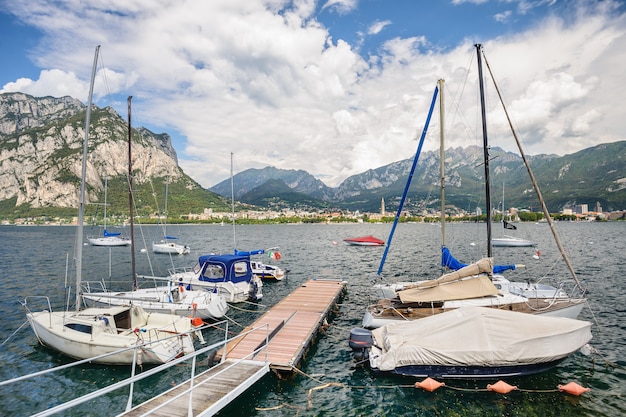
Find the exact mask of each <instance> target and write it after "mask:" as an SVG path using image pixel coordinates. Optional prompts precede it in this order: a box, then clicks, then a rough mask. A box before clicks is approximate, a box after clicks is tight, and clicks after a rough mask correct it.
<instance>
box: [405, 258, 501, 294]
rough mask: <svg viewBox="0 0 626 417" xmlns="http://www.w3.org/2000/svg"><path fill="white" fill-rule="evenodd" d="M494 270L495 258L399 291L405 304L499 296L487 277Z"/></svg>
mask: <svg viewBox="0 0 626 417" xmlns="http://www.w3.org/2000/svg"><path fill="white" fill-rule="evenodd" d="M492 270H493V258H483V259H481V260H480V261H478V262H476V263H473V264H470V265H467V266H466V267H463V268H461V269H459V270H458V271H454V272H450V273H449V274H445V275H442V276H441V277H439V278H437V279H432V280H428V281H421V282H419V283H416V284H415V285H412V286H411V287H409V288H408V289H404V290H402V291H398V296H399V297H400V301H402V302H403V303H411V302H413V303H416V302H426V303H430V302H436V301H450V300H465V299H468V298H478V297H487V296H492V295H497V294H499V291H498V289H497V288H496V287H495V286H494V285H493V283H492V282H491V280H490V279H489V277H488V276H487V275H480V274H486V273H490V272H491V271H492Z"/></svg>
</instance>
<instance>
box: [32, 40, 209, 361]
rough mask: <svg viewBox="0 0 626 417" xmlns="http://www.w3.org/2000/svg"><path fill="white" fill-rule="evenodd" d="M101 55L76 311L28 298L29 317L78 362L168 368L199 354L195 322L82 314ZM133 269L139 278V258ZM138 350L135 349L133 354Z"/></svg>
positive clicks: (48, 342) (126, 311) (79, 234)
mask: <svg viewBox="0 0 626 417" xmlns="http://www.w3.org/2000/svg"><path fill="white" fill-rule="evenodd" d="M99 50H100V46H98V47H96V52H95V56H94V62H93V69H92V73H91V86H90V89H89V100H88V105H87V111H86V119H85V137H84V141H83V155H82V158H83V160H82V172H81V186H80V194H79V204H78V225H77V228H76V242H75V251H76V252H75V261H76V294H75V295H76V298H75V310H74V311H71V310H69V309H68V310H66V311H53V310H52V306H51V303H50V299H49V297H47V296H29V297H26V299H25V300H24V302H23V303H22V305H23V306H24V308H25V309H26V318H27V320H28V322H29V324H30V326H31V328H32V329H33V332H34V333H35V335H36V337H37V339H38V341H39V342H40V343H41V344H42V345H44V346H47V347H50V348H52V349H54V350H56V351H58V352H60V353H62V354H64V355H67V356H69V357H72V358H76V359H89V358H95V359H94V362H96V363H103V364H112V365H130V364H133V363H137V364H160V363H165V362H168V361H170V360H172V359H174V358H176V357H178V356H180V355H184V354H187V353H191V352H193V351H194V346H193V340H192V335H193V332H195V331H197V330H194V329H196V328H195V327H194V326H193V324H192V323H191V320H190V319H189V318H187V317H181V316H176V315H173V314H154V313H153V314H148V313H146V311H145V310H144V309H143V308H141V307H140V306H136V305H125V306H116V307H106V308H86V309H81V305H82V287H81V285H82V282H81V281H82V249H83V226H84V225H83V223H84V212H85V186H86V184H85V183H86V180H85V178H86V172H87V150H88V139H89V125H90V116H91V103H92V97H93V85H94V81H95V74H96V67H97V63H98V53H99ZM129 100H130V98H129ZM129 106H130V104H129ZM129 135H130V126H129ZM129 174H130V172H129ZM129 184H130V182H129ZM131 191H132V189H131V186H130V185H129V200H130V199H131V198H132V197H130V192H131ZM131 222H132V204H131ZM131 239H132V226H131ZM131 247H132V243H131ZM131 252H132V251H131ZM132 265H133V271H132V272H133V277H134V256H133V258H132ZM36 299H39V302H41V301H43V302H44V304H45V306H46V308H45V309H44V310H41V311H33V309H32V308H31V306H32V303H33V302H35V303H38V301H36ZM68 300H69V297H68ZM29 303H31V304H29ZM133 347H134V348H135V349H132V348H133ZM129 348H130V349H129ZM101 355H106V356H101Z"/></svg>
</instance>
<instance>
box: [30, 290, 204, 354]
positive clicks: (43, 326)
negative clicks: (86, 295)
mask: <svg viewBox="0 0 626 417" xmlns="http://www.w3.org/2000/svg"><path fill="white" fill-rule="evenodd" d="M27 301H28V299H27ZM24 306H25V307H26V308H27V314H26V318H27V319H28V323H29V324H30V326H31V327H32V329H33V332H34V333H35V335H36V336H37V340H39V343H41V344H42V345H44V346H48V347H50V348H52V349H54V350H57V351H59V352H61V353H63V354H65V355H67V356H69V357H71V358H75V359H88V358H93V357H95V356H99V355H104V354H108V353H114V352H117V351H121V350H122V349H125V348H128V347H130V346H134V345H138V346H141V348H140V355H138V358H137V359H138V362H137V364H139V365H141V364H161V363H166V362H169V361H170V360H172V359H174V358H176V357H178V356H181V355H186V354H189V353H192V352H193V351H194V347H193V338H192V336H193V333H194V326H193V325H192V323H191V320H190V319H189V318H187V317H180V316H175V315H171V314H155V313H151V314H148V313H146V312H145V311H144V310H143V308H141V307H139V306H132V307H131V306H119V307H106V308H87V309H83V310H80V311H76V312H71V311H52V310H51V309H46V310H42V311H37V312H32V311H30V310H28V305H27V302H25V303H24ZM133 356H134V352H133V349H129V350H124V351H122V352H118V353H115V354H112V355H109V356H106V357H103V358H101V359H98V360H96V361H95V362H97V363H103V364H109V365H131V364H132V363H133Z"/></svg>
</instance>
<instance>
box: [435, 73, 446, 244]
mask: <svg viewBox="0 0 626 417" xmlns="http://www.w3.org/2000/svg"><path fill="white" fill-rule="evenodd" d="M437 83H438V84H439V173H440V176H441V186H440V192H441V244H442V246H446V176H445V159H444V154H445V150H444V131H443V126H444V123H443V122H444V120H443V114H444V102H443V83H444V80H443V79H440V80H438V81H437Z"/></svg>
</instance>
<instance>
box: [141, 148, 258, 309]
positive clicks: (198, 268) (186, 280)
mask: <svg viewBox="0 0 626 417" xmlns="http://www.w3.org/2000/svg"><path fill="white" fill-rule="evenodd" d="M231 177H232V154H231ZM231 186H232V183H231ZM232 193H233V195H234V191H233V192H232ZM232 217H233V239H235V236H236V235H235V203H234V199H233V201H232ZM143 278H146V279H164V280H168V281H170V282H172V283H174V284H175V285H176V286H177V287H178V286H179V285H180V286H182V288H183V289H184V290H186V291H187V292H189V291H197V290H199V291H202V292H207V293H210V294H216V295H218V296H220V297H223V298H224V299H225V300H226V301H227V302H229V303H242V302H247V301H251V302H258V301H260V300H261V299H262V298H263V282H262V281H261V279H260V278H259V276H258V275H256V274H255V273H254V272H253V269H252V264H251V260H250V254H239V253H237V252H235V253H233V254H208V255H202V256H200V257H199V258H198V262H196V264H195V265H194V266H193V267H191V268H187V267H185V268H173V269H171V270H170V271H169V276H168V277H150V276H144V277H143Z"/></svg>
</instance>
